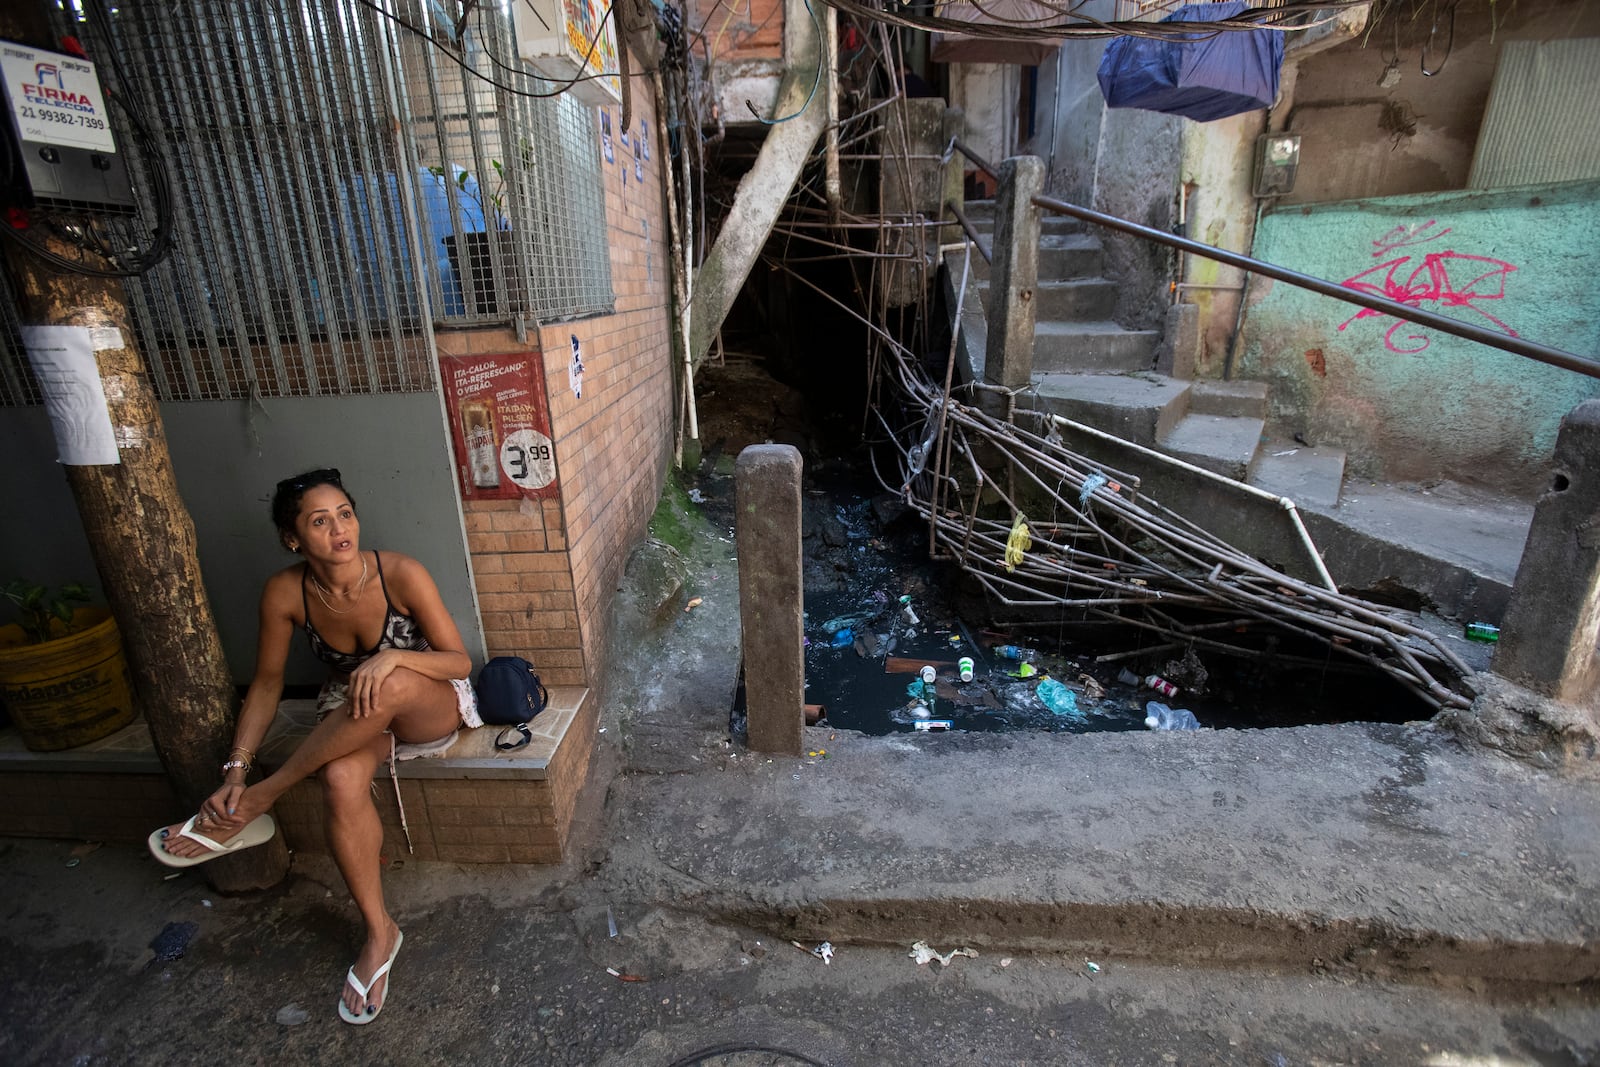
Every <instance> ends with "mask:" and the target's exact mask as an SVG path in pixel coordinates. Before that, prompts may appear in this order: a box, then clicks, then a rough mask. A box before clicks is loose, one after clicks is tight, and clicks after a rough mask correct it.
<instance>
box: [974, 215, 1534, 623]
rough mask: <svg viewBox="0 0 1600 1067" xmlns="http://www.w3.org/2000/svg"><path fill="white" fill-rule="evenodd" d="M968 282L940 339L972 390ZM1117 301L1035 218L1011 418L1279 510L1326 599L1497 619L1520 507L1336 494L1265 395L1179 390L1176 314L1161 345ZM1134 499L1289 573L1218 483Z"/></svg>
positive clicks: (1074, 246)
mask: <svg viewBox="0 0 1600 1067" xmlns="http://www.w3.org/2000/svg"><path fill="white" fill-rule="evenodd" d="M965 211H966V213H967V217H968V218H969V219H970V220H971V221H972V223H973V226H974V228H975V229H977V230H978V231H979V233H980V234H982V235H983V239H984V241H985V243H986V246H987V244H988V242H990V241H992V239H993V237H992V234H993V219H994V205H993V202H992V201H971V202H968V203H967V205H966V207H965ZM961 260H962V255H961V253H948V254H947V256H946V261H947V265H948V266H949V267H950V270H949V271H948V272H947V275H948V277H949V278H950V279H952V280H950V281H947V282H946V286H947V290H946V296H947V298H950V301H951V306H952V308H953V307H954V300H953V298H954V296H955V294H954V292H953V291H951V288H950V287H953V286H954V284H955V281H956V280H959V278H960V277H961V265H962V264H961ZM969 269H970V279H969V285H968V290H967V293H966V295H965V298H964V300H963V314H962V316H961V321H960V322H959V323H953V324H952V325H953V326H956V327H958V328H959V329H960V330H961V331H962V346H961V350H962V352H963V353H964V355H965V357H966V359H965V366H964V368H963V370H964V372H965V373H970V374H972V375H974V376H981V375H982V368H983V364H984V357H985V339H986V337H987V334H986V330H987V312H988V309H989V299H990V294H989V288H990V287H989V269H988V265H987V264H986V263H984V261H983V260H982V258H981V257H980V256H977V255H974V256H973V257H972V260H971V265H970V268H969ZM1117 286H1118V283H1117V282H1116V281H1114V280H1112V279H1108V278H1106V277H1105V276H1104V251H1103V248H1102V245H1101V242H1100V240H1099V238H1098V237H1097V236H1095V235H1094V234H1092V233H1087V232H1085V229H1084V225H1083V224H1082V223H1080V222H1078V221H1077V220H1075V219H1067V218H1062V217H1059V216H1047V217H1046V218H1045V219H1044V220H1043V221H1042V223H1041V236H1040V243H1039V274H1038V282H1037V289H1036V295H1035V299H1036V309H1037V310H1036V316H1037V325H1036V328H1035V340H1034V361H1033V391H1032V395H1031V396H1028V397H1021V398H1019V405H1020V406H1023V407H1037V408H1041V409H1044V410H1048V411H1051V412H1053V413H1055V414H1058V415H1062V416H1064V417H1066V418H1069V419H1072V420H1074V421H1075V422H1080V423H1084V424H1085V425H1088V426H1091V427H1094V428H1095V429H1098V430H1101V431H1104V432H1107V433H1111V434H1115V435H1116V436H1117V437H1119V438H1122V439H1123V440H1125V441H1128V442H1132V443H1133V444H1134V445H1141V446H1144V447H1147V448H1153V449H1156V450H1158V451H1160V452H1163V453H1165V454H1166V455H1169V456H1172V457H1173V458H1175V459H1178V460H1182V461H1184V462H1186V463H1188V464H1192V465H1193V466H1196V467H1199V468H1202V469H1203V470H1206V471H1210V472H1213V473H1215V474H1219V475H1222V476H1224V477H1226V478H1229V479H1233V480H1234V481H1237V482H1240V483H1243V484H1245V485H1249V486H1253V487H1255V488H1256V489H1259V490H1262V491H1263V492H1265V493H1269V494H1272V495H1273V496H1275V497H1287V498H1288V499H1290V500H1293V501H1294V502H1295V504H1296V505H1297V506H1298V507H1299V508H1300V509H1301V511H1302V512H1303V513H1304V515H1305V521H1306V525H1307V526H1308V528H1309V529H1310V530H1311V532H1312V534H1313V536H1314V537H1315V538H1316V540H1317V543H1318V545H1319V548H1321V550H1322V554H1323V556H1324V558H1325V559H1326V560H1327V563H1328V566H1329V567H1330V569H1333V570H1334V574H1335V577H1336V579H1338V581H1339V582H1340V584H1341V586H1343V585H1347V584H1348V585H1351V586H1352V587H1355V588H1384V587H1386V586H1387V587H1403V588H1405V589H1408V590H1411V591H1413V592H1415V593H1417V594H1419V595H1420V597H1421V599H1422V601H1423V602H1427V603H1432V604H1434V605H1436V606H1437V607H1438V608H1439V609H1440V610H1441V611H1444V612H1447V613H1451V614H1462V615H1470V616H1471V617H1473V618H1480V619H1488V620H1491V621H1493V620H1498V618H1499V616H1500V613H1501V611H1503V609H1504V605H1505V600H1506V597H1507V596H1508V595H1509V592H1510V585H1511V582H1512V579H1513V578H1514V577H1515V574H1516V567H1517V563H1518V561H1519V559H1520V557H1521V552H1522V544H1523V541H1524V540H1525V538H1526V534H1527V526H1528V522H1529V520H1530V519H1531V516H1532V505H1531V503H1528V504H1523V503H1519V502H1510V501H1505V500H1504V499H1501V498H1498V497H1492V496H1488V495H1483V494H1475V493H1472V492H1470V491H1466V490H1459V489H1457V488H1456V487H1452V486H1444V487H1440V488H1438V489H1433V488H1430V489H1426V490H1424V489H1421V488H1420V487H1390V486H1378V485H1370V484H1369V485H1363V486H1360V487H1359V491H1356V492H1352V491H1350V490H1348V489H1347V487H1346V485H1345V453H1344V452H1343V450H1341V449H1338V448H1329V447H1321V446H1315V445H1308V444H1305V443H1303V442H1301V441H1297V440H1295V439H1293V438H1292V437H1289V436H1287V435H1282V436H1279V435H1275V434H1274V433H1273V432H1272V431H1271V430H1270V428H1269V419H1268V412H1269V395H1268V386H1267V385H1266V384H1265V383H1263V382H1251V381H1230V382H1222V381H1206V380H1194V379H1193V378H1192V376H1191V374H1190V373H1189V370H1188V368H1191V367H1192V366H1193V357H1192V350H1191V352H1189V353H1185V352H1183V351H1181V348H1182V346H1183V345H1184V343H1185V341H1184V335H1185V330H1184V329H1183V328H1182V315H1183V311H1182V308H1181V307H1180V308H1178V309H1175V312H1174V316H1173V318H1172V319H1171V320H1169V326H1168V330H1167V333H1168V334H1170V335H1172V336H1169V337H1167V338H1163V337H1162V335H1161V333H1160V332H1159V331H1155V330H1135V329H1128V328H1125V327H1123V326H1121V325H1119V324H1118V323H1116V322H1115V321H1114V320H1113V319H1112V313H1113V309H1114V307H1115V304H1116V295H1117ZM1190 333H1191V335H1192V331H1190ZM1185 356H1187V357H1188V358H1185ZM1163 371H1166V372H1169V373H1163ZM1068 438H1069V444H1070V446H1071V447H1072V448H1074V450H1076V451H1079V452H1081V453H1083V454H1085V455H1088V456H1091V457H1094V458H1097V459H1099V460H1100V461H1101V462H1104V463H1107V464H1109V465H1113V466H1122V467H1123V469H1129V470H1138V471H1141V472H1142V471H1145V470H1147V469H1148V468H1149V464H1150V462H1151V461H1150V459H1149V457H1147V456H1146V457H1140V456H1138V455H1136V454H1134V453H1133V452H1132V451H1130V450H1126V449H1123V450H1120V451H1119V449H1118V447H1117V446H1115V445H1112V444H1108V443H1107V442H1105V441H1103V440H1096V439H1093V438H1092V437H1086V436H1083V435H1079V436H1078V437H1077V438H1073V435H1071V434H1069V435H1068ZM1146 484H1147V485H1148V486H1149V490H1150V492H1152V493H1153V494H1154V495H1155V496H1157V497H1158V498H1159V499H1161V500H1162V501H1163V502H1164V503H1167V504H1169V505H1170V506H1173V507H1177V508H1178V509H1179V510H1180V511H1183V512H1184V513H1185V514H1188V515H1190V517H1191V518H1195V519H1196V521H1201V523H1202V525H1213V528H1214V530H1215V532H1217V533H1218V534H1219V535H1220V536H1223V537H1225V538H1227V539H1228V540H1230V541H1232V542H1233V543H1234V544H1237V545H1239V546H1240V547H1241V548H1244V549H1246V550H1247V551H1252V552H1255V553H1256V554H1257V555H1261V556H1263V557H1264V558H1269V559H1273V558H1276V559H1277V560H1278V561H1279V562H1280V563H1284V565H1286V566H1289V568H1290V569H1291V570H1292V571H1293V570H1296V569H1298V568H1297V567H1296V566H1295V565H1294V562H1293V561H1294V559H1295V557H1296V555H1297V552H1296V550H1295V548H1294V547H1293V546H1292V545H1289V544H1287V543H1286V542H1285V541H1284V540H1283V539H1282V538H1281V537H1279V536H1278V534H1277V533H1275V532H1268V533H1266V534H1263V533H1262V532H1261V531H1263V530H1269V531H1273V530H1276V529H1277V527H1279V526H1281V525H1282V523H1281V518H1280V517H1279V516H1278V515H1275V514H1274V513H1273V512H1274V508H1275V506H1274V505H1272V504H1271V502H1269V501H1268V502H1263V501H1260V500H1259V498H1256V499H1257V501H1258V504H1259V505H1260V506H1256V505H1250V506H1246V505H1242V504H1240V503H1239V502H1238V501H1230V502H1227V503H1222V502H1221V501H1220V497H1221V496H1222V495H1226V494H1225V491H1224V493H1223V494H1219V492H1218V485H1217V483H1215V482H1209V483H1208V482H1205V481H1204V479H1203V478H1200V477H1199V476H1196V475H1194V474H1193V473H1192V472H1190V473H1189V474H1188V475H1183V474H1182V472H1181V468H1174V469H1173V470H1169V471H1165V472H1163V473H1161V474H1160V475H1157V476H1155V477H1154V478H1153V480H1151V481H1149V482H1147V483H1146ZM1396 515H1400V516H1403V518H1401V519H1399V520H1396V519H1395V516H1396ZM1299 554H1300V555H1303V553H1299ZM1302 562H1303V561H1302ZM1336 564H1337V567H1336Z"/></svg>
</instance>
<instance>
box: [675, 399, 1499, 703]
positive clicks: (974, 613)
mask: <svg viewBox="0 0 1600 1067" xmlns="http://www.w3.org/2000/svg"><path fill="white" fill-rule="evenodd" d="M702 385H703V386H704V387H705V394H704V395H705V399H707V400H713V401H714V403H712V404H710V405H708V407H707V409H706V416H705V422H704V423H703V431H704V432H705V434H706V436H705V440H706V442H707V444H708V448H707V453H706V456H705V457H704V462H703V463H702V464H701V466H700V473H699V474H698V476H697V477H696V478H694V479H692V487H693V488H698V489H700V490H701V491H702V493H703V494H704V496H703V504H702V506H703V507H704V509H705V511H706V513H707V516H708V517H709V518H711V519H712V521H713V522H714V523H715V524H716V525H718V526H720V527H722V528H724V529H728V530H729V531H730V532H731V530H732V527H733V525H734V522H735V516H734V508H733V496H734V477H733V474H734V459H735V457H736V456H737V454H738V452H739V451H740V450H741V449H742V448H743V447H744V446H745V445H748V444H752V443H758V442H760V441H763V440H766V441H780V442H788V443H791V444H794V445H795V446H796V447H798V448H800V449H801V452H802V455H803V458H804V465H803V475H802V478H803V499H802V523H803V529H802V534H803V539H802V565H803V568H804V596H805V605H804V607H805V630H804V632H805V641H806V647H805V671H806V689H805V702H806V703H807V704H809V705H820V706H822V707H823V708H824V709H825V710H826V716H827V724H828V725H830V726H832V727H835V728H839V729H847V730H856V731H860V732H862V733H866V734H875V735H882V734H891V733H911V732H915V731H918V730H927V729H930V727H931V728H932V730H933V731H934V732H939V731H941V730H942V729H948V730H955V731H997V730H1011V731H1028V730H1039V731H1050V732H1070V733H1092V732H1099V731H1126V730H1145V729H1147V727H1146V725H1145V720H1146V718H1147V717H1148V716H1149V715H1150V713H1151V711H1152V709H1151V707H1150V705H1151V704H1152V703H1161V704H1165V705H1167V706H1168V707H1169V708H1170V709H1173V710H1174V711H1176V710H1186V711H1189V712H1192V713H1193V715H1194V717H1195V719H1196V720H1197V721H1198V722H1199V724H1200V726H1201V727H1202V728H1207V729H1260V728H1271V727H1292V726H1303V725H1312V724H1331V723H1342V722H1355V721H1361V722H1392V723H1398V722H1408V721H1412V720H1417V719H1427V718H1430V717H1431V716H1432V714H1433V712H1432V709H1431V708H1430V707H1428V706H1427V705H1426V704H1424V703H1423V702H1421V701H1419V700H1418V699H1417V698H1416V697H1414V696H1413V695H1412V694H1411V693H1410V692H1409V691H1407V690H1406V689H1405V688H1403V687H1402V686H1400V685H1399V684H1397V683H1395V682H1393V681H1391V680H1390V679H1389V678H1387V677H1386V676H1382V675H1379V674H1378V673H1377V672H1374V671H1370V670H1367V669H1364V668H1360V667H1359V665H1355V664H1353V663H1351V662H1350V661H1348V660H1347V659H1345V658H1344V657H1341V656H1338V655H1336V654H1335V653H1334V652H1333V651H1332V650H1331V648H1330V647H1328V646H1327V645H1325V644H1321V643H1317V642H1309V641H1304V640H1299V639H1294V638H1292V637H1291V636H1288V635H1278V634H1275V633H1274V631H1273V630H1272V629H1271V628H1269V627H1267V626H1265V625H1264V624H1263V625H1262V626H1261V627H1260V637H1259V640H1260V645H1261V649H1260V650H1261V653H1262V654H1261V655H1259V656H1258V657H1256V658H1249V659H1247V658H1242V657H1237V656H1229V655H1223V654H1220V653H1217V652H1214V651H1209V650H1206V649H1204V648H1196V649H1193V650H1190V651H1188V654H1186V650H1185V649H1184V648H1183V647H1181V646H1180V647H1176V648H1174V647H1172V644H1173V639H1172V638H1171V637H1170V636H1169V635H1166V634H1162V633H1157V632H1153V631H1150V630H1146V629H1140V628H1138V627H1136V626H1134V625H1131V624H1105V623H1098V622H1097V623H1095V624H1094V625H1089V624H1088V623H1087V618H1088V617H1087V615H1086V613H1085V612H1083V610H1082V609H1071V608H1063V609H1059V610H1058V611H1057V612H1056V613H1055V614H1054V615H1042V614H1040V613H1039V612H1038V610H1037V609H1035V610H1034V611H1033V613H1032V614H1031V615H1025V614H1024V613H1022V612H1017V611H1012V610H1011V609H1008V608H1007V607H1006V606H1005V605H1001V604H996V603H995V602H993V601H992V600H987V599H985V598H984V597H983V595H982V593H981V591H980V590H978V588H977V586H976V583H975V582H974V581H973V580H972V579H971V578H970V577H969V576H967V575H965V574H964V572H962V571H961V570H960V569H959V568H958V567H956V566H955V565H953V564H946V563H940V562H936V561H933V560H930V559H929V556H928V529H927V524H926V521H925V520H923V519H922V518H921V517H919V516H918V515H917V514H915V513H914V512H911V511H909V510H908V509H906V508H905V507H904V505H902V504H900V503H899V502H898V501H897V500H896V499H895V497H894V496H893V495H892V494H889V493H886V492H885V491H884V490H883V488H882V486H880V485H879V484H878V482H877V481H876V480H875V479H874V478H873V476H872V473H871V468H870V464H869V463H868V461H867V459H866V456H865V449H864V448H862V447H860V445H859V436H858V434H859V428H858V427H850V426H847V425H830V424H827V423H825V422H824V421H822V420H816V421H808V420H807V419H806V418H805V415H804V414H803V412H804V408H805V406H806V405H805V403H804V401H803V400H802V399H801V398H800V396H799V393H798V391H796V390H792V389H790V388H789V387H787V386H784V385H783V384H781V383H779V382H776V381H774V379H772V378H771V377H768V376H767V375H765V374H764V373H761V372H759V371H755V370H751V369H745V370H739V369H737V368H728V369H723V368H715V369H713V371H712V373H710V374H708V375H706V377H705V379H704V380H703V382H702ZM835 410H837V409H835ZM840 421H841V422H842V420H840ZM851 429H855V430H856V434H857V435H856V436H854V441H855V445H854V446H850V445H848V444H847V445H845V446H843V447H841V446H840V445H839V442H840V441H849V440H850V439H851V438H852V434H851V433H850V430H851ZM830 436H831V438H832V442H833V444H832V445H831V446H830V445H829V444H828V443H826V439H827V438H828V437H830ZM846 631H848V632H846ZM1463 644H1464V645H1465V643H1463ZM1007 645H1011V646H1018V647H1021V648H1025V649H1028V650H1030V651H1031V653H1032V654H1033V659H1032V662H1031V663H1028V664H1027V666H1024V664H1023V662H1022V661H1019V660H1015V659H1008V658H1006V657H1005V656H1003V655H1001V654H1000V653H999V652H998V651H997V649H999V648H1002V647H1004V646H1007ZM1460 650H1461V651H1462V652H1463V653H1466V652H1468V651H1469V649H1468V648H1466V647H1463V648H1461V649H1460ZM963 657H970V658H971V660H972V661H973V663H972V666H973V676H972V680H971V681H970V682H963V681H962V680H961V678H960V677H959V675H958V665H959V663H960V661H961V659H962V658H963ZM924 666H931V667H933V668H934V682H933V684H932V686H931V687H925V685H924V683H923V682H922V681H921V678H920V669H921V668H922V667H924ZM1025 675H1026V676H1025ZM1151 675H1155V676H1158V677H1160V678H1162V679H1163V680H1165V681H1167V682H1169V683H1171V684H1172V685H1174V686H1176V687H1177V692H1176V694H1174V695H1170V696H1169V695H1164V694H1163V693H1160V692H1157V691H1155V690H1153V689H1151V688H1149V687H1148V686H1147V685H1146V684H1145V682H1144V679H1146V678H1147V677H1149V676H1151ZM1046 679H1049V680H1050V682H1051V683H1052V684H1051V685H1047V687H1046V695H1047V696H1049V697H1051V698H1052V700H1053V702H1054V703H1055V704H1056V707H1055V708H1053V707H1052V706H1051V703H1049V702H1047V700H1046V699H1043V698H1041V695H1040V685H1041V683H1042V682H1044V681H1045V680H1046ZM1054 683H1059V685H1060V686H1061V687H1064V688H1065V692H1066V693H1067V694H1070V704H1067V703H1066V701H1067V700H1068V698H1067V697H1063V696H1062V690H1061V689H1060V688H1057V687H1056V686H1055V684H1054ZM930 688H931V691H929V690H930ZM1052 689H1053V690H1054V692H1053V693H1052V692H1051V690H1052ZM1058 709H1060V710H1058ZM742 714H743V702H742V694H741V699H738V700H737V703H736V711H735V715H736V716H738V715H742Z"/></svg>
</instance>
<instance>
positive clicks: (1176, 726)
mask: <svg viewBox="0 0 1600 1067" xmlns="http://www.w3.org/2000/svg"><path fill="white" fill-rule="evenodd" d="M1144 724H1145V726H1147V727H1149V728H1150V729H1152V730H1198V729H1200V720H1198V719H1196V718H1195V717H1194V712H1192V711H1189V710H1188V709H1187V708H1178V709H1177V710H1176V711H1174V710H1173V709H1172V708H1169V707H1167V706H1166V705H1165V704H1163V703H1161V702H1160V701H1157V700H1152V701H1150V703H1148V704H1146V705H1145V706H1144Z"/></svg>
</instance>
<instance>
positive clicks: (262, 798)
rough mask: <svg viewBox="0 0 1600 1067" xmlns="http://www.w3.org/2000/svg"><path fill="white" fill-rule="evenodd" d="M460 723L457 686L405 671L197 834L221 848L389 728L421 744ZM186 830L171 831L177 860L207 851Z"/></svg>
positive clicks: (337, 715)
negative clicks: (292, 790)
mask: <svg viewBox="0 0 1600 1067" xmlns="http://www.w3.org/2000/svg"><path fill="white" fill-rule="evenodd" d="M460 725H461V713H460V712H459V711H458V710H457V705H456V691H455V688H454V687H453V686H451V685H450V683H449V682H441V681H439V680H438V679H435V678H428V677H426V676H424V675H421V674H418V673H417V672H415V671H412V670H407V669H405V668H403V667H402V668H400V669H399V670H396V671H395V672H394V673H392V674H390V675H389V677H387V678H385V679H384V681H383V688H382V690H381V691H380V693H379V696H378V710H377V711H375V712H373V713H372V714H371V715H367V716H364V717H362V718H359V719H356V718H352V717H351V716H350V713H349V711H348V710H347V708H343V707H341V708H335V709H334V710H333V711H332V712H330V713H329V714H328V716H327V717H326V718H324V719H323V720H322V721H321V722H319V723H318V724H317V725H316V727H315V728H314V729H313V730H312V731H311V733H310V734H308V735H306V739H305V740H304V741H302V742H300V745H299V747H298V748H296V749H295V750H294V752H293V753H292V754H291V755H290V756H289V758H288V759H287V760H285V761H284V764H283V766H282V767H280V768H278V769H277V770H276V771H274V772H273V773H272V774H270V775H268V776H267V777H266V778H263V779H262V780H261V781H259V782H257V783H256V784H254V785H252V786H248V787H246V789H245V791H244V793H243V794H242V795H241V796H240V798H239V804H238V806H237V807H236V808H235V809H234V811H233V812H232V813H231V818H229V819H226V820H224V822H223V823H220V824H219V823H217V822H215V821H213V822H209V823H207V824H205V825H202V826H199V827H198V830H199V832H201V833H203V834H204V835H205V836H206V837H209V838H210V839H211V840H213V841H215V842H217V843H218V844H226V843H227V842H228V840H229V839H230V838H232V837H233V835H234V834H236V833H238V832H239V831H240V830H242V829H244V827H245V824H246V823H248V822H250V820H252V819H254V818H256V816H258V815H261V814H262V813H264V812H265V811H267V809H269V808H271V807H272V805H273V804H275V803H277V800H278V798H279V797H281V796H282V795H283V794H284V793H286V792H288V791H289V787H290V786H292V785H294V784H295V783H296V782H298V781H300V780H301V779H303V778H307V777H309V776H310V775H312V774H315V773H316V772H317V771H318V770H320V769H321V768H323V767H324V766H326V765H327V764H329V763H331V762H332V761H333V760H336V759H338V758H339V757H341V756H348V755H350V754H351V753H352V752H357V751H359V750H361V749H363V748H365V747H366V746H368V745H370V744H372V743H373V741H374V740H375V739H377V738H381V737H382V736H383V732H384V731H385V730H392V731H393V732H394V735H395V737H397V738H399V739H400V740H402V741H415V742H420V741H432V740H435V739H437V738H440V737H444V736H445V735H446V734H448V733H449V732H450V731H451V730H454V729H455V728H456V727H458V726H460ZM182 828H183V827H182V824H181V823H180V824H177V825H175V826H171V827H168V831H169V833H168V835H167V839H166V842H165V847H166V850H167V851H168V852H170V853H172V854H173V855H174V856H198V855H200V854H202V853H204V852H205V851H206V848H205V846H203V845H201V844H200V843H199V842H198V841H191V840H189V839H188V838H186V837H179V836H178V831H179V830H180V829H182Z"/></svg>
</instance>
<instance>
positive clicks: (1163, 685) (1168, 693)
mask: <svg viewBox="0 0 1600 1067" xmlns="http://www.w3.org/2000/svg"><path fill="white" fill-rule="evenodd" d="M1144 684H1145V685H1147V686H1149V687H1150V688H1151V689H1154V690H1155V691H1156V692H1158V693H1160V694H1161V695H1162V696H1164V697H1175V696H1177V695H1178V687H1177V686H1175V685H1173V684H1172V683H1171V682H1169V681H1167V680H1166V679H1165V678H1163V677H1161V676H1160V675H1159V674H1152V675H1149V676H1147V677H1146V678H1145V680H1144Z"/></svg>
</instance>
